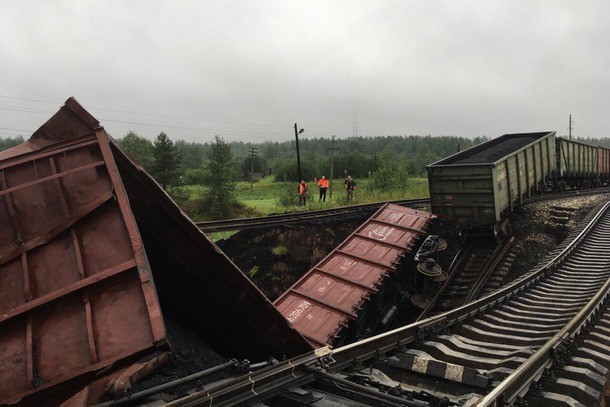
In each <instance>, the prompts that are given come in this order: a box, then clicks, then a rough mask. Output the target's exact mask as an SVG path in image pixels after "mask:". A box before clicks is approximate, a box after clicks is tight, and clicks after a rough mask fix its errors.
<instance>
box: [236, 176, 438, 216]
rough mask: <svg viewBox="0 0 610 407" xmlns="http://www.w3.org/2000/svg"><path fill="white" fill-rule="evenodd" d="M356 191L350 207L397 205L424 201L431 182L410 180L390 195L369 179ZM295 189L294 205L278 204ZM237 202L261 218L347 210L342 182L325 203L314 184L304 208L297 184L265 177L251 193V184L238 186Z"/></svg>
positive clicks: (256, 184) (334, 187)
mask: <svg viewBox="0 0 610 407" xmlns="http://www.w3.org/2000/svg"><path fill="white" fill-rule="evenodd" d="M357 182H358V184H357V188H356V191H354V200H353V201H352V202H351V203H350V204H351V205H360V204H365V203H373V202H385V201H394V200H399V199H410V198H423V197H427V196H428V180H427V179H426V178H410V179H409V183H408V186H407V188H406V189H404V190H395V191H391V192H381V191H376V190H375V189H374V188H373V186H372V185H370V184H369V180H368V179H363V180H357ZM291 188H293V189H294V194H293V196H292V197H291V196H290V195H288V197H287V198H288V199H289V200H291V201H292V202H293V205H289V206H284V205H280V204H279V200H280V198H281V197H282V196H283V195H286V194H290V192H287V191H290V189H291ZM235 195H236V198H237V200H238V201H239V202H240V203H242V204H243V205H246V206H248V207H249V208H252V209H253V210H254V211H255V212H256V213H259V214H260V215H269V214H272V213H282V212H295V211H302V210H316V209H329V208H336V207H341V206H346V205H347V204H348V203H347V199H346V194H345V190H344V189H343V179H340V180H338V182H337V181H335V183H334V185H333V197H332V198H330V192H329V191H327V194H326V195H327V196H326V202H318V187H317V185H316V184H315V182H311V183H310V184H309V194H308V199H307V205H306V206H305V207H303V206H299V205H298V194H297V184H295V183H291V182H274V181H273V179H272V178H271V177H265V178H263V179H261V180H260V181H259V182H256V183H254V185H253V188H252V191H250V183H249V182H239V183H237V186H236V188H235Z"/></svg>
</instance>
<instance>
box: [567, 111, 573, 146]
mask: <svg viewBox="0 0 610 407" xmlns="http://www.w3.org/2000/svg"><path fill="white" fill-rule="evenodd" d="M573 123H574V122H573V121H572V115H571V114H570V123H569V124H568V132H569V133H568V139H569V140H572V124H573Z"/></svg>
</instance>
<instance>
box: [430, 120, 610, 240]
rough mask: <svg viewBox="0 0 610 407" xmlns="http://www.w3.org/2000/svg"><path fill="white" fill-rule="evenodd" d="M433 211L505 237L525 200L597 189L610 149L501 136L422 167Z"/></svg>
mask: <svg viewBox="0 0 610 407" xmlns="http://www.w3.org/2000/svg"><path fill="white" fill-rule="evenodd" d="M426 170H427V171H428V182H429V188H430V203H431V208H432V212H433V213H436V214H440V215H444V216H447V217H449V218H452V219H453V220H454V221H455V223H456V224H457V225H458V227H459V229H460V230H475V231H484V232H488V231H490V230H493V231H494V232H495V233H503V234H506V233H509V232H510V223H509V221H508V217H509V215H510V214H511V213H512V212H513V210H514V208H515V207H516V206H519V205H521V204H522V203H523V200H524V199H525V198H527V197H531V196H533V195H536V194H542V193H546V192H550V191H564V190H566V189H582V188H591V187H598V186H601V185H605V184H608V183H609V180H610V149H607V148H603V147H598V146H593V145H589V144H586V143H582V142H578V141H574V140H571V139H565V138H561V137H556V133H555V132H551V131H549V132H538V133H518V134H505V135H503V136H500V137H498V138H495V139H492V140H489V141H487V142H485V143H482V144H479V145H476V146H474V147H471V148H469V149H467V150H464V151H461V152H458V153H456V154H453V155H451V156H449V157H446V158H444V159H442V160H440V161H437V162H435V163H432V164H429V165H427V166H426Z"/></svg>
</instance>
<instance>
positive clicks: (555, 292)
mask: <svg viewBox="0 0 610 407" xmlns="http://www.w3.org/2000/svg"><path fill="white" fill-rule="evenodd" d="M609 206H610V203H608V204H606V205H605V206H604V207H603V208H602V209H601V210H600V211H599V212H597V213H596V214H594V215H590V218H591V219H590V221H589V222H588V223H586V225H584V226H581V228H580V229H579V230H577V231H575V232H572V234H571V235H570V237H569V238H568V239H566V241H565V242H564V243H563V244H562V245H561V246H560V247H558V248H557V249H555V250H554V251H553V252H552V253H551V254H550V255H549V256H548V257H547V258H546V259H545V260H544V261H543V262H541V263H540V264H539V265H538V266H536V267H535V268H534V269H533V270H532V271H530V272H529V273H527V274H525V275H523V276H522V277H520V278H519V279H518V280H516V281H514V282H512V283H511V284H510V285H509V286H507V287H505V288H503V289H501V290H498V291H495V292H493V293H492V294H489V295H487V296H486V297H484V298H481V299H479V300H476V301H474V302H472V303H470V304H467V305H464V306H462V307H460V308H457V309H455V310H452V311H449V312H446V313H443V314H440V315H437V316H434V317H432V318H428V319H426V320H422V321H419V322H417V323H415V324H411V325H408V326H405V327H402V328H399V329H396V330H394V331H390V332H387V333H385V334H382V335H378V336H376V337H372V338H369V339H366V340H363V341H359V342H356V343H354V344H351V345H348V346H344V347H341V348H337V349H334V350H331V349H329V348H320V349H318V350H316V351H314V352H311V353H309V354H306V355H303V356H301V357H298V358H295V359H291V360H288V361H284V362H280V363H278V364H276V365H273V366H269V367H266V368H264V369H261V370H260V371H257V372H251V373H248V374H246V375H243V376H240V377H237V378H235V379H231V380H227V381H224V382H219V383H215V384H211V385H208V386H206V387H205V388H204V389H203V390H201V391H197V392H194V393H193V394H191V395H189V396H187V397H184V398H181V399H178V400H175V401H173V402H170V403H169V404H168V405H171V406H195V405H214V406H230V405H255V403H258V404H256V405H257V406H271V405H274V406H275V405H311V406H329V405H333V404H332V403H335V404H334V405H336V406H341V405H345V406H365V405H383V406H431V405H435V406H443V405H447V406H449V405H463V406H471V405H481V406H491V405H505V404H506V403H508V404H511V405H512V404H516V405H525V404H524V403H525V401H527V402H528V403H529V404H528V405H529V406H532V405H542V404H551V405H583V406H594V405H598V403H599V400H600V397H601V393H600V392H601V389H602V388H603V385H604V383H603V381H604V377H605V375H606V373H607V367H604V364H606V365H607V360H608V358H609V357H610V308H609V306H610V301H609V291H610V279H609V277H610V212H609V209H608V207H609ZM316 400H317V401H316ZM553 403H555V404H553Z"/></svg>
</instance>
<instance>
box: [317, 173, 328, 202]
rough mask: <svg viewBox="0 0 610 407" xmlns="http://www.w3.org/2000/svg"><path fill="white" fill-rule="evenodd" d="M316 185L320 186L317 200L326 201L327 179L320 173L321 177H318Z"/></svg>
mask: <svg viewBox="0 0 610 407" xmlns="http://www.w3.org/2000/svg"><path fill="white" fill-rule="evenodd" d="M318 186H319V187H320V198H319V199H318V202H320V201H322V202H326V190H327V189H328V180H327V179H326V177H325V176H324V175H322V178H320V180H319V181H318Z"/></svg>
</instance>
